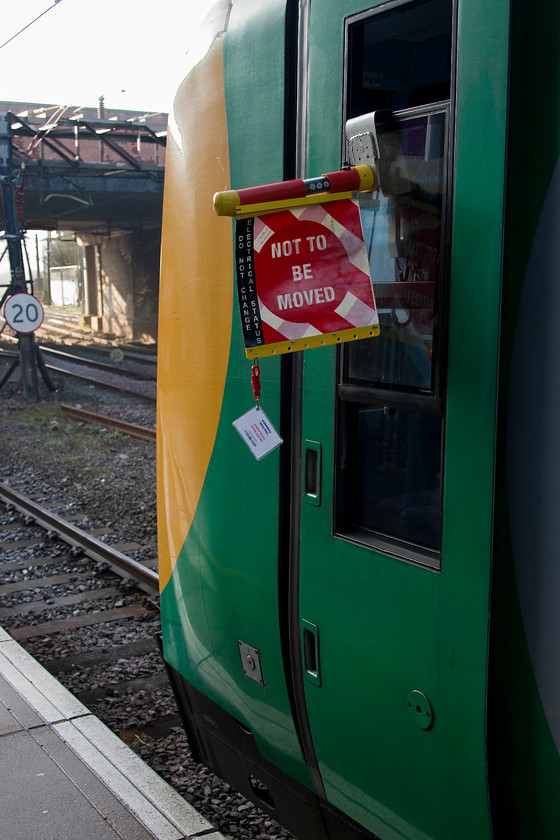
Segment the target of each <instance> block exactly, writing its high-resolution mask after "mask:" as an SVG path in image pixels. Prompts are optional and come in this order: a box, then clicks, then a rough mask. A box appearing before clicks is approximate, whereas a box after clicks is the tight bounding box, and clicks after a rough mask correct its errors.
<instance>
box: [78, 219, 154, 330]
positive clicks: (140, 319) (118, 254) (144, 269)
mask: <svg viewBox="0 0 560 840" xmlns="http://www.w3.org/2000/svg"><path fill="white" fill-rule="evenodd" d="M79 239H80V240H81V244H83V245H94V246H95V249H96V254H97V259H96V260H91V259H90V260H86V261H85V262H86V265H85V269H86V271H85V274H86V278H85V281H86V284H87V287H88V288H89V294H88V290H87V289H86V293H85V294H84V302H85V304H86V307H87V309H86V312H85V316H86V320H87V318H88V316H92V317H91V326H92V327H93V328H94V329H97V330H99V331H103V332H107V333H112V334H113V335H116V336H118V337H121V338H128V339H132V340H134V341H156V340H157V311H158V293H159V260H160V247H161V228H159V227H158V228H153V229H149V230H136V231H134V232H129V233H125V232H120V231H119V232H115V233H114V234H112V235H111V236H110V237H103V238H101V237H95V242H94V241H93V240H92V239H88V240H87V241H86V238H85V237H83V236H80V237H79ZM87 250H88V249H87V248H86V251H87ZM90 253H91V252H90ZM92 265H94V269H92ZM94 271H95V274H96V276H92V274H93V272H94ZM94 284H95V285H94ZM95 289H97V295H95V294H93V291H94V290H95ZM95 297H97V304H95ZM88 301H89V304H88ZM95 307H97V311H94V309H95ZM95 316H97V318H95Z"/></svg>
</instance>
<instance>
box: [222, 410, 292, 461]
mask: <svg viewBox="0 0 560 840" xmlns="http://www.w3.org/2000/svg"><path fill="white" fill-rule="evenodd" d="M233 426H234V427H235V428H236V429H237V431H238V432H239V434H240V435H241V437H242V438H243V440H244V441H245V443H246V444H247V446H248V447H249V449H250V450H251V452H252V453H253V455H254V456H255V458H256V459H257V461H260V459H261V458H264V456H265V455H268V453H269V452H272V451H273V450H274V449H276V448H277V447H278V446H280V444H281V443H282V438H281V437H280V435H279V434H278V432H277V431H276V429H275V428H274V426H273V425H272V423H271V422H270V420H269V419H268V417H267V416H266V414H265V413H264V411H263V410H262V408H252V409H251V410H250V411H248V412H247V413H246V414H243V415H242V416H241V417H239V419H238V420H234V422H233Z"/></svg>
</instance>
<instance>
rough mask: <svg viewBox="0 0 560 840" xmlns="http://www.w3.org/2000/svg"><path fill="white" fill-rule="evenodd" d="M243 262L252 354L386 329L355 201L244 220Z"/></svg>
mask: <svg viewBox="0 0 560 840" xmlns="http://www.w3.org/2000/svg"><path fill="white" fill-rule="evenodd" d="M236 268H237V285H238V298H239V307H240V313H241V323H242V327H243V335H244V339H245V352H246V355H247V356H248V357H249V358H254V357H255V356H259V357H262V356H270V355H274V354H280V353H286V352H290V351H294V350H304V349H307V348H311V347H319V346H322V345H327V344H335V343H340V342H343V341H352V340H355V339H357V338H365V337H368V336H373V335H378V334H379V319H378V315H377V310H376V307H375V300H374V296H373V289H372V284H371V277H370V270H369V260H368V254H367V249H366V247H365V243H364V238H363V232H362V223H361V219H360V211H359V207H358V203H357V201H355V200H353V199H343V200H341V201H332V202H329V203H326V204H313V205H307V206H299V207H293V208H291V209H287V210H283V211H281V212H278V213H270V214H267V215H263V216H254V217H251V218H248V219H243V220H240V221H238V222H237V228H236Z"/></svg>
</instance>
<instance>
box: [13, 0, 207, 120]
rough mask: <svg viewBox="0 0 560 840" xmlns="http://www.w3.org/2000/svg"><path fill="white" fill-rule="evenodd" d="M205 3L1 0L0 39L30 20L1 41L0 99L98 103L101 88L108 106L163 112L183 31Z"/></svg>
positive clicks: (181, 57)
mask: <svg viewBox="0 0 560 840" xmlns="http://www.w3.org/2000/svg"><path fill="white" fill-rule="evenodd" d="M211 6H212V0H150V2H146V0H135V2H133V0H95V2H92V1H91V0H58V2H55V0H25V2H21V0H20V2H19V3H18V2H14V0H11V2H9V0H5V2H4V3H2V15H1V17H0V21H1V22H0V44H4V43H5V42H6V41H8V40H9V39H10V38H12V36H14V35H16V33H17V32H18V31H19V30H20V29H23V28H24V27H28V28H26V29H25V31H23V32H22V33H21V34H19V35H17V37H15V38H14V39H13V40H11V41H10V43H8V44H6V45H5V46H2V47H0V101H10V102H38V103H47V104H53V105H75V106H76V107H97V104H98V100H99V97H100V96H103V97H104V99H105V106H106V107H107V108H117V109H120V108H126V109H131V110H136V111H142V112H158V111H164V112H168V111H169V109H170V107H171V102H172V100H173V96H174V94H175V92H176V89H177V86H178V83H179V82H180V81H181V79H182V78H183V76H184V75H185V74H184V73H183V72H182V70H183V68H184V67H185V66H186V65H187V60H186V53H187V51H188V47H189V39H190V38H191V37H192V33H193V32H196V29H197V27H198V24H199V22H200V21H201V19H202V18H204V17H205V15H206V13H207V11H208V9H209V8H210V7H211ZM43 13H44V14H43ZM40 15H42V16H41V17H39V16H40ZM37 17H39V19H38V20H36V21H35V22H34V23H32V21H33V20H34V19H35V18H37ZM28 24H31V25H30V26H28Z"/></svg>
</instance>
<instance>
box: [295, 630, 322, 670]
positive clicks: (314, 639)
mask: <svg viewBox="0 0 560 840" xmlns="http://www.w3.org/2000/svg"><path fill="white" fill-rule="evenodd" d="M300 626H301V647H302V653H303V673H304V676H305V679H306V680H308V681H309V682H311V683H313V685H321V665H320V660H319V628H318V627H317V625H316V624H312V623H311V622H310V621H306V620H305V619H304V618H302V619H301V622H300Z"/></svg>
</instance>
